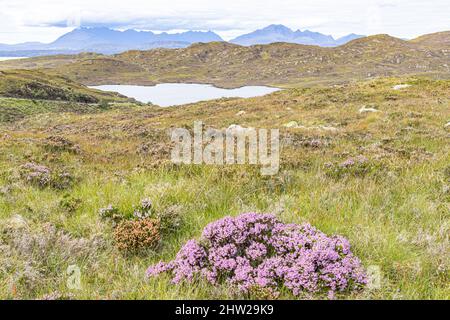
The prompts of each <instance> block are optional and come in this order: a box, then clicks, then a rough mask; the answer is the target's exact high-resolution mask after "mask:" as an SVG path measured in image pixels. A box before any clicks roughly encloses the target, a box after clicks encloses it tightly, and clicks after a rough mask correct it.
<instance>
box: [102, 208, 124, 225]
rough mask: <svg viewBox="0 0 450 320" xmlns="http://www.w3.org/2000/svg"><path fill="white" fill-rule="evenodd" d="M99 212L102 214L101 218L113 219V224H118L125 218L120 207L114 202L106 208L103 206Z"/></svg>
mask: <svg viewBox="0 0 450 320" xmlns="http://www.w3.org/2000/svg"><path fill="white" fill-rule="evenodd" d="M98 214H99V215H100V218H102V219H104V220H110V221H112V222H113V225H116V224H117V223H119V222H120V221H122V220H123V218H124V216H123V215H122V214H121V213H120V211H119V209H118V208H116V207H114V206H113V205H112V204H110V205H108V206H107V207H106V208H101V209H100V210H99V212H98Z"/></svg>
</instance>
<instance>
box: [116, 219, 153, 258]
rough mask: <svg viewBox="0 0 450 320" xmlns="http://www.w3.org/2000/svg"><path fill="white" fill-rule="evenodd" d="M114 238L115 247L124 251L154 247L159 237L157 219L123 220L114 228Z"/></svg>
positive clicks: (131, 251) (134, 251)
mask: <svg viewBox="0 0 450 320" xmlns="http://www.w3.org/2000/svg"><path fill="white" fill-rule="evenodd" d="M114 239H115V241H116V246H117V248H118V249H119V250H121V251H123V252H126V253H138V252H140V251H143V250H148V249H155V248H156V247H157V245H158V243H159V240H160V239H161V236H160V232H159V221H158V220H155V219H150V218H146V219H140V220H134V221H133V220H131V221H129V220H124V221H122V222H120V223H119V224H118V225H117V227H116V228H115V229H114Z"/></svg>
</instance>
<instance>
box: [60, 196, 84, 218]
mask: <svg viewBox="0 0 450 320" xmlns="http://www.w3.org/2000/svg"><path fill="white" fill-rule="evenodd" d="M82 203H83V201H82V200H81V199H79V198H76V197H73V196H71V195H70V194H65V195H64V196H63V198H62V199H61V201H60V202H59V207H60V208H61V209H62V210H64V211H65V212H67V213H69V214H72V213H74V212H75V211H77V209H78V208H79V207H80V206H81V204H82Z"/></svg>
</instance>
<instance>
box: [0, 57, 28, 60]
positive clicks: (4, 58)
mask: <svg viewBox="0 0 450 320" xmlns="http://www.w3.org/2000/svg"><path fill="white" fill-rule="evenodd" d="M26 58H27V57H0V61H6V60H16V59H26Z"/></svg>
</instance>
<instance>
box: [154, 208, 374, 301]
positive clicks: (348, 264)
mask: <svg viewBox="0 0 450 320" xmlns="http://www.w3.org/2000/svg"><path fill="white" fill-rule="evenodd" d="M164 272H167V273H169V274H170V275H171V276H172V282H173V283H175V284H176V283H180V282H182V281H194V280H196V279H206V281H208V282H209V283H211V284H213V285H217V284H222V283H225V284H229V285H231V286H232V287H236V288H237V289H238V291H240V292H242V293H245V294H252V293H253V292H259V295H261V294H263V295H264V296H276V295H277V294H278V293H279V292H280V290H281V289H282V288H286V289H288V290H289V291H291V292H292V294H294V295H299V294H301V293H302V292H307V293H328V294H329V295H334V293H335V292H349V291H352V290H358V289H360V288H362V287H363V286H364V284H365V283H366V275H365V273H364V271H363V269H362V266H361V262H360V260H359V259H358V258H357V257H355V256H354V255H353V253H352V252H351V250H350V244H349V242H348V240H347V239H345V238H344V237H342V236H331V237H329V236H327V235H325V234H324V233H322V232H320V231H319V230H317V229H315V228H314V227H312V226H311V225H309V224H304V225H295V224H284V223H282V222H280V221H279V220H278V219H277V218H276V217H275V216H274V215H271V214H257V213H246V214H242V215H240V216H238V217H236V218H232V217H226V218H224V219H221V220H218V221H216V222H213V223H211V224H209V225H208V226H206V228H205V229H204V230H203V233H202V237H201V240H200V241H196V240H190V241H188V242H187V243H186V244H185V245H184V246H183V247H182V248H181V250H180V251H179V252H178V254H177V256H176V258H175V260H173V261H171V262H169V263H163V262H160V263H158V264H156V265H154V266H151V267H150V268H149V269H148V270H147V276H149V277H151V276H156V275H158V274H160V273H164Z"/></svg>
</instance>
